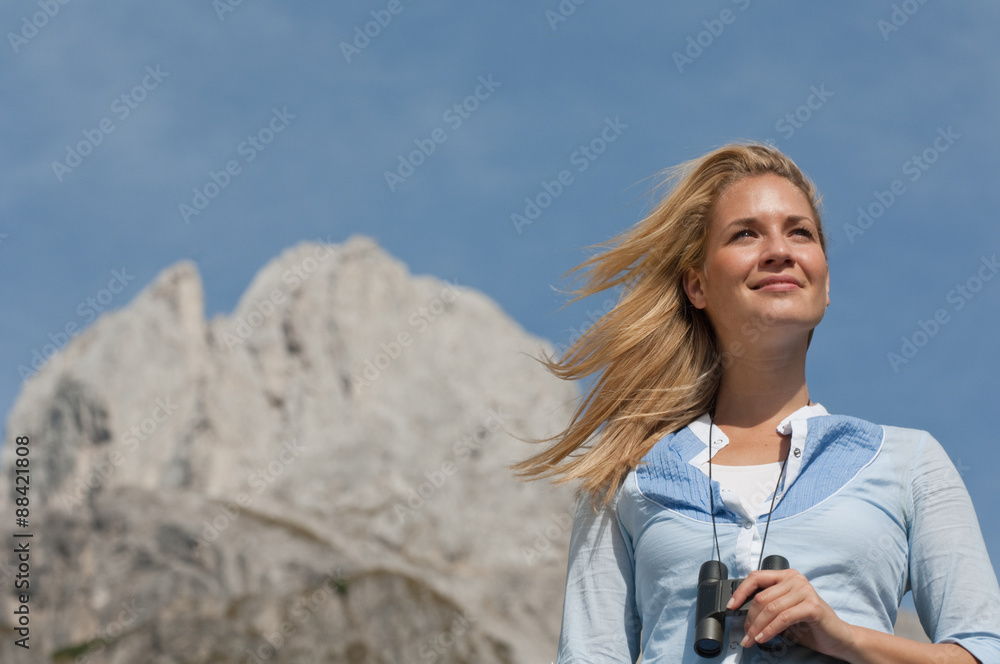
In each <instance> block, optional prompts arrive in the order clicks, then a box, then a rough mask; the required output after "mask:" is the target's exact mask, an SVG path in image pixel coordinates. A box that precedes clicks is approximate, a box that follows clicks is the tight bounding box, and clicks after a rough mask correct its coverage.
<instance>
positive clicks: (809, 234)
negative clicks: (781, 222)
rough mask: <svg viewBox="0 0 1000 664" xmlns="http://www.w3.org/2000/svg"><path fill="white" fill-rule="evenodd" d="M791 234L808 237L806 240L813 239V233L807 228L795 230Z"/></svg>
mask: <svg viewBox="0 0 1000 664" xmlns="http://www.w3.org/2000/svg"><path fill="white" fill-rule="evenodd" d="M793 232H794V233H799V234H801V235H803V236H805V237H808V238H811V237H813V232H812V231H811V230H809V229H808V228H804V227H803V228H796V229H795V230H794V231H793Z"/></svg>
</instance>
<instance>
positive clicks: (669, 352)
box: [512, 143, 826, 508]
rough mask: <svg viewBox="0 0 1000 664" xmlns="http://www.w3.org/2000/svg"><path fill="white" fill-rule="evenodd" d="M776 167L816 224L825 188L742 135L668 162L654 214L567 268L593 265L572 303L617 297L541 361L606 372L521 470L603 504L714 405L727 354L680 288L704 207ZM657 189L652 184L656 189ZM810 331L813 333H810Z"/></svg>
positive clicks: (696, 245) (561, 368)
mask: <svg viewBox="0 0 1000 664" xmlns="http://www.w3.org/2000/svg"><path fill="white" fill-rule="evenodd" d="M768 173H773V174H775V175H779V176H781V177H784V178H786V179H787V180H788V181H790V182H791V183H792V184H794V185H795V186H796V187H798V188H799V189H800V190H801V191H802V193H803V194H805V196H806V198H807V199H808V201H809V203H810V205H811V206H812V209H813V212H814V213H815V219H816V224H817V227H818V228H819V236H820V237H819V239H820V245H821V246H822V248H823V251H824V253H825V252H826V238H825V236H824V234H823V228H822V223H821V221H820V215H819V208H820V196H819V193H818V191H817V190H816V187H815V186H814V185H813V183H812V182H811V181H809V179H808V178H806V176H805V175H804V174H803V173H802V172H801V171H800V170H799V168H798V167H797V166H796V165H795V163H794V162H793V161H792V160H791V159H789V158H788V157H787V156H785V155H784V154H782V153H781V152H780V151H778V150H777V149H775V148H774V147H771V146H767V145H763V144H760V143H739V144H732V145H727V146H724V147H721V148H719V149H717V150H714V151H712V152H710V153H708V154H706V155H704V156H702V157H700V158H698V159H694V160H691V161H688V162H685V163H683V164H680V165H679V166H675V167H673V168H670V169H667V170H666V171H664V173H663V174H661V175H665V176H666V177H665V178H664V179H663V181H662V182H661V184H660V186H659V187H657V188H656V189H655V190H658V189H662V188H664V187H667V186H669V185H670V184H671V183H673V187H672V188H671V189H670V191H669V192H668V193H667V194H666V195H665V196H664V197H663V198H662V199H661V200H660V201H659V203H658V204H657V205H656V207H655V209H654V210H653V211H652V213H650V214H649V216H647V217H646V218H645V219H643V220H642V221H640V222H639V223H637V224H636V225H635V226H633V227H632V228H630V229H628V230H627V231H625V232H624V233H622V234H620V235H618V236H617V237H615V238H613V239H611V240H609V241H607V242H603V243H600V244H598V245H595V248H606V251H603V252H602V253H599V254H596V255H594V256H592V257H590V258H588V259H587V260H585V261H584V262H583V263H581V264H580V265H578V266H576V267H575V268H573V269H572V270H570V271H569V272H568V273H567V275H570V274H574V273H582V272H584V271H586V278H585V283H584V285H583V287H581V288H577V289H573V290H572V291H571V293H575V294H576V297H574V298H573V299H572V300H570V303H571V302H575V301H577V300H579V299H582V298H584V297H588V296H590V295H594V294H596V293H599V292H601V291H604V290H607V289H610V288H615V287H617V286H622V287H623V290H622V293H621V296H620V297H619V299H618V303H617V304H616V305H615V306H614V308H613V309H611V311H609V312H608V313H607V314H605V315H604V316H602V317H601V318H600V319H599V320H598V321H597V322H596V323H594V325H593V326H591V327H590V328H589V329H588V330H587V331H586V332H585V333H584V334H583V335H581V336H580V337H579V338H578V339H577V340H576V341H575V342H573V344H572V345H571V346H570V347H569V348H568V349H567V350H566V352H565V353H564V354H563V356H562V358H561V359H558V360H556V359H553V358H541V359H539V361H540V362H542V363H543V364H544V365H545V367H546V368H547V369H548V370H549V371H551V372H552V373H553V374H555V375H556V376H559V377H560V378H562V379H564V380H575V379H579V378H584V377H586V376H590V375H592V374H600V375H599V378H598V380H597V381H596V382H595V383H594V385H593V386H592V387H591V389H590V391H589V393H588V394H587V396H586V398H585V399H584V400H583V402H582V403H581V404H580V405H579V407H578V408H577V410H576V412H575V413H574V415H573V418H572V420H571V421H570V424H569V425H568V427H567V428H566V429H565V430H563V431H562V432H560V433H558V434H556V435H554V436H550V437H548V438H543V439H540V440H536V441H534V442H536V443H542V442H551V441H557V442H556V443H555V444H554V445H552V446H551V447H549V448H548V449H545V450H544V451H542V452H539V453H538V454H536V455H534V456H532V457H530V458H528V459H525V460H524V461H521V462H519V463H516V464H514V465H513V466H512V468H513V469H514V470H515V472H516V473H517V474H518V475H519V476H521V477H523V478H529V479H533V478H540V477H554V478H555V479H554V481H555V482H556V483H564V482H569V481H571V480H575V479H579V480H582V483H581V486H580V488H581V489H583V490H585V491H587V492H589V493H590V494H591V498H592V501H593V504H594V507H595V508H596V507H597V506H598V492H600V491H603V492H604V494H603V497H601V499H600V501H599V502H600V504H602V505H606V504H608V503H609V502H610V500H611V499H612V498H613V496H614V493H615V491H616V490H617V487H618V486H619V485H620V483H621V481H622V480H623V479H624V477H625V475H627V474H628V472H629V470H631V469H632V468H634V467H636V466H637V465H638V464H639V463H640V462H641V460H642V458H643V457H644V456H645V455H646V454H647V453H648V452H649V450H650V449H651V448H652V447H653V445H654V444H655V443H656V441H657V440H659V439H660V438H661V437H662V436H664V435H666V434H668V433H671V432H673V431H677V430H678V429H680V428H682V427H684V426H686V425H687V424H688V423H690V422H691V421H692V420H694V419H695V418H697V417H698V416H699V415H701V414H702V413H704V412H705V411H707V410H709V408H710V407H711V406H712V403H713V402H714V400H715V395H716V393H717V391H718V388H719V382H720V379H721V369H722V363H723V354H721V353H720V349H719V348H718V341H717V339H716V336H715V333H714V332H713V330H712V326H711V323H710V322H709V320H708V317H707V315H706V314H705V312H704V311H702V310H699V309H696V308H695V307H694V306H693V305H691V304H690V302H689V300H688V298H687V295H686V294H685V291H684V286H683V274H684V272H685V271H686V270H687V269H688V268H695V269H698V268H700V267H701V266H702V265H703V264H704V261H705V237H706V234H707V223H708V215H709V211H710V209H711V207H712V204H713V203H714V202H715V201H716V200H717V199H718V197H719V196H720V194H721V193H722V192H723V191H724V190H725V189H726V188H727V187H729V186H730V185H732V184H733V183H734V182H736V181H738V180H741V179H743V178H747V177H753V176H757V175H765V174H768ZM655 190H654V191H655ZM809 338H810V340H811V338H812V333H811V332H810V335H809Z"/></svg>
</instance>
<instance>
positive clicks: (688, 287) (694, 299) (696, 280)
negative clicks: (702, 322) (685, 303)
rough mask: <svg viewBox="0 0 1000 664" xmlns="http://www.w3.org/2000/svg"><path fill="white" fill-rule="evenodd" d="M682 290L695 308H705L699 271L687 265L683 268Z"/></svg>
mask: <svg viewBox="0 0 1000 664" xmlns="http://www.w3.org/2000/svg"><path fill="white" fill-rule="evenodd" d="M683 283H684V292H685V293H686V294H687V297H688V300H690V302H691V304H693V305H694V308H695V309H704V308H705V304H706V301H705V291H704V289H703V288H702V276H701V273H700V272H698V271H697V270H695V269H694V268H693V267H689V268H687V269H686V270H684V277H683Z"/></svg>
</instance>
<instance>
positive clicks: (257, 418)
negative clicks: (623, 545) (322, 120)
mask: <svg viewBox="0 0 1000 664" xmlns="http://www.w3.org/2000/svg"><path fill="white" fill-rule="evenodd" d="M203 312H204V305H203V296H202V288H201V283H200V279H199V276H198V274H197V271H196V269H195V266H194V265H193V264H191V263H187V262H182V263H179V264H177V265H174V266H172V267H170V268H168V269H166V270H165V271H164V272H163V273H161V274H160V275H159V276H158V277H157V279H156V280H155V281H154V282H153V283H152V284H151V285H149V286H148V287H147V288H146V289H145V290H143V291H142V292H141V293H140V294H139V295H138V296H136V298H135V299H134V301H132V302H131V303H130V304H129V305H127V306H126V307H125V308H123V309H121V310H119V311H115V312H111V313H108V314H106V315H104V316H102V317H101V318H100V319H98V320H97V321H96V322H95V323H94V324H93V325H92V326H91V327H90V328H88V329H87V330H85V331H84V332H83V333H81V334H80V335H78V336H77V337H76V338H75V339H73V340H72V341H71V342H70V343H69V344H68V345H67V347H66V348H65V349H63V351H62V352H60V353H59V354H58V355H56V356H55V357H53V358H52V359H51V360H50V361H49V362H48V364H47V365H46V366H44V367H43V368H42V369H41V371H39V372H38V374H37V375H35V376H33V377H32V378H30V379H29V380H28V381H27V382H26V383H25V384H24V387H23V389H22V393H21V395H20V397H19V399H18V401H17V403H16V404H15V406H14V408H13V410H12V412H11V414H10V417H9V420H8V422H7V432H8V439H9V440H10V441H13V438H14V436H28V437H29V438H30V443H29V448H30V455H29V457H28V458H29V467H30V490H29V494H28V496H29V498H30V506H29V507H30V525H29V527H28V528H26V529H16V530H15V531H16V532H17V531H20V532H31V533H32V534H33V538H32V539H31V545H30V546H31V560H30V565H31V571H30V574H31V577H30V583H31V587H30V590H31V599H30V602H29V608H30V645H31V649H30V650H24V649H22V648H19V647H17V646H15V645H14V640H15V639H16V638H17V633H16V632H15V631H14V630H15V628H16V627H17V625H16V623H15V622H14V621H13V619H12V616H14V613H13V611H14V609H15V608H16V607H17V600H16V598H15V597H13V596H11V594H10V592H9V591H8V590H6V589H9V588H11V587H12V586H13V582H12V576H13V574H15V573H16V560H15V558H14V556H12V555H11V554H10V553H6V554H4V555H5V556H6V558H5V560H6V564H5V565H4V564H2V563H0V582H2V584H3V587H4V588H5V592H4V594H3V596H2V599H0V611H2V613H0V634H3V639H2V640H0V661H4V662H15V661H16V662H39V663H40V662H51V661H59V662H62V661H66V662H69V661H77V662H83V661H90V662H102V663H104V662H106V663H108V664H118V663H130V664H131V663H133V662H157V663H160V662H162V663H164V664H165V663H168V662H177V663H180V662H184V663H185V664H195V663H200V662H205V663H206V664H207V663H208V662H213V663H230V662H232V663H234V664H235V663H236V662H247V661H251V662H252V661H262V662H263V661H269V662H354V663H372V664H376V663H377V664H383V663H385V664H391V663H395V662H455V663H458V662H468V663H472V662H476V663H487V664H489V663H493V662H496V663H497V664H500V663H513V662H548V661H551V660H553V659H554V657H555V646H556V637H557V636H558V633H559V618H560V613H561V607H562V593H563V587H562V585H563V581H564V579H565V556H566V550H567V547H568V540H569V531H570V528H571V521H572V506H573V502H574V501H573V495H572V491H571V489H569V488H554V487H552V486H551V485H549V484H547V483H542V482H533V483H524V482H521V481H519V480H517V479H516V478H514V477H513V476H512V474H511V473H510V472H509V470H508V469H507V465H508V464H510V463H512V462H514V461H516V460H519V459H522V458H524V457H526V456H527V455H528V454H530V453H531V452H533V451H535V450H536V449H537V448H535V447H534V446H532V445H529V444H527V443H525V442H522V441H521V440H519V438H520V439H524V438H535V437H541V436H544V435H550V434H552V433H554V432H555V431H557V430H558V429H559V428H561V427H562V426H564V425H565V423H566V422H567V421H568V419H569V417H570V415H571V414H572V409H573V407H574V406H575V400H576V398H577V396H578V395H577V392H576V390H575V388H574V387H573V386H572V385H568V384H566V383H564V382H562V381H560V380H558V379H556V378H554V377H552V376H551V375H549V374H548V373H547V372H546V371H545V370H544V369H543V367H542V366H541V365H540V364H539V363H538V362H536V361H535V360H534V359H532V356H538V355H539V354H540V353H542V352H551V347H550V346H549V345H548V344H547V343H546V342H544V341H543V340H540V339H537V338H533V337H531V336H530V335H528V334H527V333H525V332H524V331H523V330H522V329H521V328H520V327H519V326H518V325H517V324H516V323H514V322H513V321H511V319H509V318H508V317H507V316H506V315H505V314H504V313H503V312H502V311H500V310H499V308H498V307H497V306H496V305H495V304H494V303H493V302H492V301H490V300H489V299H488V298H486V297H485V296H484V295H482V294H481V293H478V292H476V291H474V290H472V289H469V288H464V287H459V286H457V285H455V284H450V283H447V282H444V281H441V280H438V279H435V278H430V277H419V276H412V275H410V274H409V273H408V272H407V269H406V267H405V266H404V265H402V264H401V263H399V262H398V261H396V260H394V259H393V258H391V257H390V256H388V255H387V254H386V253H384V252H383V251H382V250H381V249H380V248H379V247H378V246H377V245H376V244H375V243H374V242H373V241H371V240H369V239H367V238H363V237H355V238H351V239H350V240H348V241H347V242H346V243H344V244H342V245H328V244H301V245H299V246H296V247H294V248H292V249H289V250H287V251H285V252H284V253H283V254H282V255H281V256H280V257H278V258H277V259H275V260H273V261H272V262H271V263H269V264H268V265H267V266H265V267H264V268H263V269H262V270H261V271H260V272H259V273H258V274H257V276H256V277H255V279H254V280H253V282H252V283H251V284H250V286H249V288H248V289H247V291H246V292H245V294H244V295H243V297H242V299H241V300H240V302H239V304H238V305H237V307H236V309H235V311H234V312H233V313H232V315H229V316H219V317H216V318H214V319H213V320H211V321H206V320H205V317H204V313H203ZM13 458H14V445H12V444H11V445H7V446H6V447H5V449H4V451H3V468H4V471H5V472H4V473H3V477H2V479H0V506H2V509H3V512H0V513H3V514H8V515H9V514H13V509H14V507H13V506H12V505H11V501H12V500H13V499H14V498H15V497H16V496H18V495H19V494H16V493H14V492H13V487H12V486H11V476H12V475H11V472H9V469H10V468H12V466H13ZM11 550H12V547H5V551H8V552H10V551H11ZM4 555H0V561H2V560H4Z"/></svg>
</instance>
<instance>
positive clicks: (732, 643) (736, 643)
mask: <svg viewBox="0 0 1000 664" xmlns="http://www.w3.org/2000/svg"><path fill="white" fill-rule="evenodd" d="M739 645H740V642H739V641H730V642H729V648H730V650H736V649H737V648H738V647H739Z"/></svg>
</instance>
